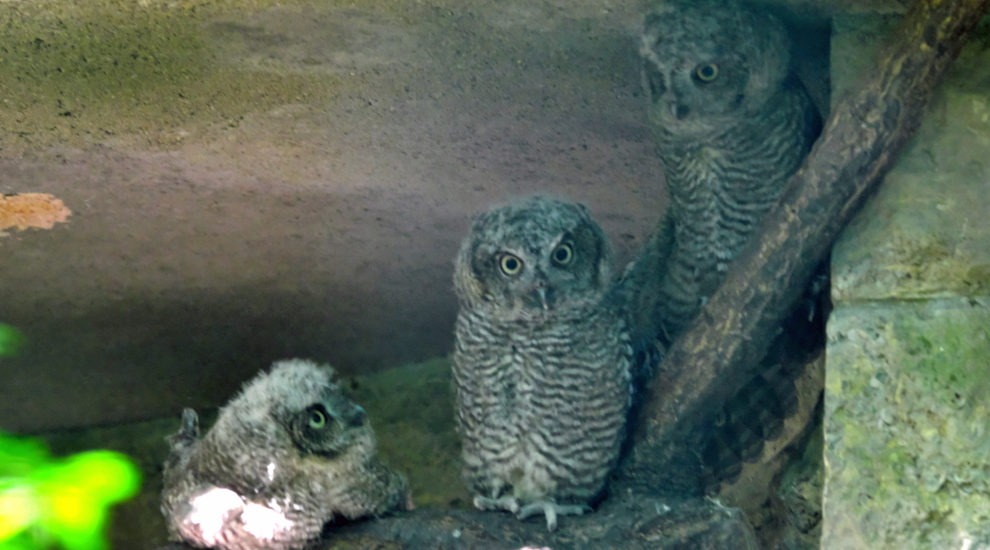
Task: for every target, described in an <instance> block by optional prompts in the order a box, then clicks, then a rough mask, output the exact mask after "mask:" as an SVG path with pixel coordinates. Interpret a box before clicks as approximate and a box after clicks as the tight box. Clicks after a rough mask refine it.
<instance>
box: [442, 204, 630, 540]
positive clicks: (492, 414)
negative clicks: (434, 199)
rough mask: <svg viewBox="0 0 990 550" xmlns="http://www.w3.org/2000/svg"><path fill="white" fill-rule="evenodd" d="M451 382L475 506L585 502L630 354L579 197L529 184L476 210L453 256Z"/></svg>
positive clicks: (624, 398) (596, 231) (604, 458)
mask: <svg viewBox="0 0 990 550" xmlns="http://www.w3.org/2000/svg"><path fill="white" fill-rule="evenodd" d="M455 264H456V265H455V274H454V287H455V290H456V293H457V297H458V300H459V305H460V309H459V311H458V315H457V322H456V328H455V348H454V354H453V376H452V384H453V388H454V392H455V394H456V399H455V403H456V416H457V425H458V430H459V433H460V436H461V440H462V453H463V454H462V458H463V477H464V479H465V481H466V483H467V485H468V486H469V488H470V489H471V490H472V492H473V493H474V494H475V495H476V496H475V498H474V505H475V507H477V508H479V509H481V510H503V511H508V512H512V513H515V514H516V515H517V516H518V517H519V518H520V519H525V518H527V517H529V516H533V515H540V514H542V515H543V516H544V517H545V519H546V522H547V527H548V529H550V530H551V531H553V530H554V529H555V528H556V525H557V516H558V515H568V514H571V515H576V514H582V513H585V512H588V511H590V510H591V508H590V507H589V505H592V504H595V503H596V501H597V500H598V499H600V497H601V496H603V494H604V490H605V485H606V478H607V477H608V475H609V473H610V471H611V470H612V469H613V467H614V466H615V465H616V462H617V460H618V458H619V453H620V448H621V447H622V444H623V440H624V438H625V435H626V423H627V415H628V413H629V410H630V405H631V402H632V377H633V376H634V366H635V365H636V361H637V357H640V356H641V354H640V353H639V351H638V346H636V345H635V344H634V342H633V339H632V336H631V334H630V330H629V321H628V318H627V313H626V307H625V305H624V300H623V299H622V297H621V293H619V292H617V290H616V287H615V286H614V285H613V284H612V281H611V278H612V276H611V273H612V252H611V247H610V244H609V242H608V240H607V237H606V236H605V234H604V232H603V231H602V230H601V228H600V227H599V226H598V225H597V224H596V223H595V222H594V221H593V220H592V219H591V216H590V215H589V213H588V210H587V209H586V208H585V207H584V206H581V205H576V204H572V203H567V202H562V201H559V200H554V199H550V198H545V197H533V198H529V199H525V200H521V201H519V202H515V203H511V204H508V205H506V206H502V207H498V208H495V209H493V210H491V211H489V212H487V213H485V214H482V215H481V216H479V217H478V218H477V219H476V220H475V222H474V224H473V227H472V228H471V230H470V232H469V234H468V235H467V237H466V238H465V239H464V241H463V243H462V245H461V248H460V251H459V253H458V255H457V259H456V261H455Z"/></svg>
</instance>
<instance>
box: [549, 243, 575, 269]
mask: <svg viewBox="0 0 990 550" xmlns="http://www.w3.org/2000/svg"><path fill="white" fill-rule="evenodd" d="M550 258H551V259H553V263H555V264H557V265H567V264H569V263H571V260H573V259H574V248H573V247H572V246H571V245H570V243H561V244H560V245H559V246H558V247H557V248H555V249H554V251H553V254H551V255H550Z"/></svg>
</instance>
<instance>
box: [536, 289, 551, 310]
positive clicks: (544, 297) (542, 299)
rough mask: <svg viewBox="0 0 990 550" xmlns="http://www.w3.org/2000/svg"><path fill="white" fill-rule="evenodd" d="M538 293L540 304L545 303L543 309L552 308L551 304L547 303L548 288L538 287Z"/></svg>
mask: <svg viewBox="0 0 990 550" xmlns="http://www.w3.org/2000/svg"><path fill="white" fill-rule="evenodd" d="M536 294H537V295H538V296H539V297H540V304H542V305H543V310H544V311H546V310H548V309H550V306H549V305H548V304H547V289H546V288H543V287H540V288H538V289H536Z"/></svg>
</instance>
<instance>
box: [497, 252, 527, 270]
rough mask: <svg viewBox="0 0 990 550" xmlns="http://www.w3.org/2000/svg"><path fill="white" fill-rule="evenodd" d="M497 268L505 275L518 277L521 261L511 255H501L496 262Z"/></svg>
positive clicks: (521, 265) (521, 266)
mask: <svg viewBox="0 0 990 550" xmlns="http://www.w3.org/2000/svg"><path fill="white" fill-rule="evenodd" d="M498 266H499V267H500V268H501V269H502V273H505V274H506V275H518V274H519V272H520V271H522V268H523V261H522V260H520V259H519V258H517V257H515V256H513V255H512V254H502V257H501V258H499V260H498Z"/></svg>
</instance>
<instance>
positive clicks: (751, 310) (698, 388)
mask: <svg viewBox="0 0 990 550" xmlns="http://www.w3.org/2000/svg"><path fill="white" fill-rule="evenodd" d="M988 6H990V0H917V1H916V2H915V4H914V6H913V7H912V8H911V10H910V11H909V12H908V13H907V15H905V17H904V19H903V20H902V22H901V24H900V26H899V27H898V28H897V30H895V32H894V33H893V34H892V35H891V37H890V38H889V40H888V42H887V44H886V46H885V48H884V49H883V50H882V52H881V54H880V56H879V58H878V59H877V61H876V62H875V63H874V65H873V66H872V67H871V68H870V70H868V71H867V73H866V74H865V75H863V76H862V78H861V79H860V80H859V82H858V83H857V85H855V86H854V87H853V89H852V90H851V92H850V93H849V94H847V95H846V96H845V97H843V98H842V99H841V100H840V101H838V102H837V104H836V105H835V107H834V108H833V110H832V114H831V117H830V118H829V120H828V122H827V123H826V125H825V131H824V132H823V134H822V136H821V138H820V139H819V141H818V143H817V144H816V145H815V148H814V149H813V150H812V152H811V154H810V155H809V157H808V159H807V160H806V161H805V164H804V166H803V167H802V168H801V170H800V171H798V172H797V173H796V174H795V175H794V176H793V177H792V178H791V180H790V182H789V183H788V190H787V192H786V193H785V194H784V196H783V197H782V198H781V201H780V203H779V204H778V205H777V207H776V208H775V209H774V210H773V211H771V212H770V213H769V214H768V216H767V218H766V220H765V221H764V223H763V225H762V226H761V228H760V230H759V232H758V233H757V234H756V235H754V237H753V239H752V240H751V242H750V243H749V245H748V246H747V247H746V249H745V250H744V251H743V252H742V253H741V254H740V256H739V258H738V259H737V260H736V261H735V262H734V264H733V266H732V268H731V270H730V273H729V275H728V278H727V279H726V281H725V283H724V284H723V285H722V287H721V288H720V289H719V291H718V292H717V293H716V294H715V295H714V296H712V298H711V299H710V300H709V301H708V303H707V304H706V306H705V307H704V308H703V310H702V313H701V315H699V316H698V318H697V319H695V321H694V322H693V323H692V324H691V326H690V327H689V328H688V330H687V331H686V332H685V333H684V334H683V335H682V336H681V337H680V339H678V340H677V341H676V342H675V343H674V345H673V346H672V347H671V349H670V350H669V352H668V355H667V357H666V358H665V360H664V363H663V365H662V367H661V371H662V373H661V375H660V376H658V377H657V378H656V379H654V380H653V381H652V382H651V384H650V385H649V388H648V390H647V395H646V399H645V403H644V404H643V407H642V410H641V412H640V422H639V425H638V426H637V429H636V432H635V434H634V440H633V447H632V450H631V452H630V454H629V456H628V458H627V460H626V461H625V463H624V464H623V467H622V470H621V476H620V479H621V480H622V481H621V483H622V485H625V486H626V487H627V488H629V489H632V490H634V491H636V492H641V493H656V492H669V491H678V492H682V491H684V490H691V489H693V488H694V485H696V483H697V474H698V468H699V464H698V460H697V456H696V455H697V453H696V452H695V451H694V450H693V449H694V448H695V447H696V445H697V442H694V441H690V438H691V437H692V436H691V435H690V434H691V430H690V428H691V426H693V425H696V424H697V422H698V421H699V420H702V419H704V418H706V415H708V414H710V413H708V412H707V411H712V410H717V409H718V406H717V405H718V404H720V403H722V402H723V401H724V400H725V399H727V398H728V397H729V396H731V394H732V393H733V392H734V390H735V389H736V388H738V387H740V386H741V385H742V382H743V377H744V375H745V372H746V370H747V369H748V368H750V367H751V366H752V365H753V364H755V363H756V362H757V361H759V360H760V359H761V358H762V356H763V355H764V354H765V353H766V351H767V347H768V346H769V344H770V342H771V341H772V339H773V337H774V336H775V334H776V333H777V331H778V329H779V327H780V325H781V322H782V321H783V320H784V319H785V317H786V315H787V314H788V313H789V312H790V310H791V307H792V306H793V304H794V303H795V301H796V300H797V299H798V297H799V296H800V295H801V292H802V291H803V289H804V287H805V285H806V283H807V280H808V277H809V276H810V275H811V273H812V270H813V269H814V267H815V266H816V265H817V264H818V263H819V262H820V261H822V260H823V259H824V258H825V256H826V255H827V253H828V251H829V250H830V248H831V246H832V243H833V242H834V241H835V238H836V237H837V236H838V234H839V232H840V231H841V230H842V228H843V227H845V226H846V224H847V223H848V222H849V220H850V219H851V218H852V216H853V215H854V214H855V213H856V212H857V211H859V209H860V207H861V206H862V204H863V202H864V201H865V199H866V198H867V197H869V196H870V195H871V194H872V193H873V191H874V190H875V189H876V188H877V186H878V185H879V183H880V182H881V181H882V179H883V176H884V175H885V174H886V173H887V171H888V170H889V169H890V168H891V166H892V164H893V162H894V161H895V160H896V158H897V156H898V154H899V153H900V152H901V150H902V149H903V148H904V146H905V145H906V144H907V142H908V140H909V139H910V138H911V135H912V134H913V133H914V131H915V130H916V129H917V127H918V125H919V124H920V121H921V117H922V114H923V112H924V107H925V105H926V104H927V103H928V101H929V99H930V98H931V97H932V93H933V90H934V89H935V87H936V86H937V85H938V83H939V82H940V81H941V80H942V76H943V74H944V73H945V70H946V68H947V67H948V66H949V65H950V64H951V62H952V60H954V59H955V58H956V56H957V55H958V54H959V52H960V50H961V49H962V47H963V45H964V44H965V43H966V40H967V38H968V37H969V35H970V34H971V31H972V30H973V28H974V27H975V26H976V25H977V23H979V21H980V19H981V18H982V17H983V15H984V14H986V12H987V8H988Z"/></svg>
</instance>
